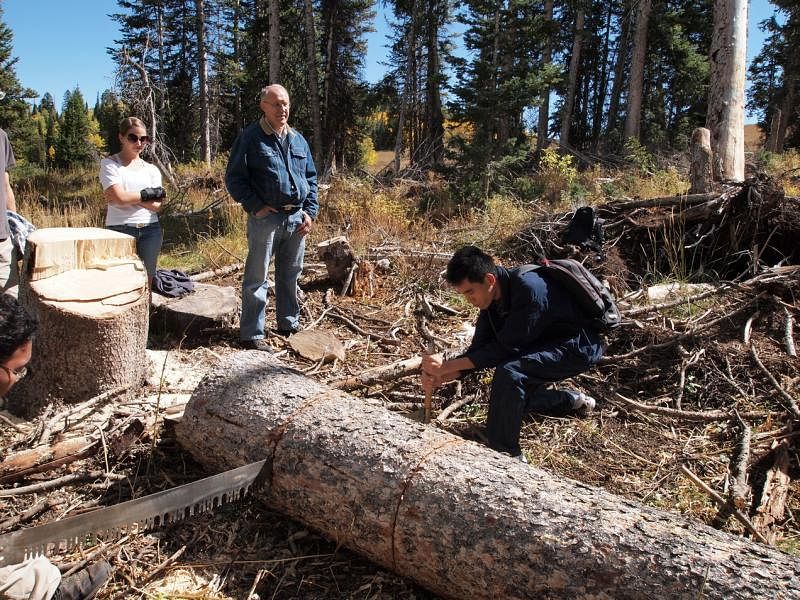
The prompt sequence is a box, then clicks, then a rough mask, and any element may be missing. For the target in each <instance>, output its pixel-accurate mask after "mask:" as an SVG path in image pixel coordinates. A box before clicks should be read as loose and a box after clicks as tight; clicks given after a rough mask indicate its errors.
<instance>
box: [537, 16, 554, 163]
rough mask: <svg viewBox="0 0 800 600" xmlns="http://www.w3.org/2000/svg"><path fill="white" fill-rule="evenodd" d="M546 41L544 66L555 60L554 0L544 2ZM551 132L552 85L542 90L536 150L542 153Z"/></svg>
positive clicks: (543, 55) (543, 58) (543, 56)
mask: <svg viewBox="0 0 800 600" xmlns="http://www.w3.org/2000/svg"><path fill="white" fill-rule="evenodd" d="M544 23H545V24H544V30H545V41H544V48H543V49H542V67H547V66H548V65H549V64H550V63H551V62H553V38H554V37H555V32H554V31H553V0H545V2H544ZM549 133H550V86H547V87H546V88H545V89H544V90H543V91H542V103H541V104H540V105H539V117H538V120H537V124H536V152H537V153H541V152H542V150H544V148H545V146H546V145H547V139H548V134H549Z"/></svg>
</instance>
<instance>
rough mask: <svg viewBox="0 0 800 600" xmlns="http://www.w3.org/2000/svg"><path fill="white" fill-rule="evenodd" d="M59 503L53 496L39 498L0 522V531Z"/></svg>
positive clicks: (6, 529) (27, 519) (24, 521)
mask: <svg viewBox="0 0 800 600" xmlns="http://www.w3.org/2000/svg"><path fill="white" fill-rule="evenodd" d="M59 504H61V501H60V500H56V499H55V498H45V499H44V500H40V501H39V502H37V503H36V504H34V505H33V506H31V507H30V508H29V509H28V510H26V511H25V512H22V513H20V514H18V515H15V516H13V517H11V518H9V519H6V520H5V521H3V522H2V523H0V532H3V531H8V530H9V529H12V528H14V527H16V526H17V525H19V524H20V523H27V522H28V521H30V520H31V519H33V518H34V517H36V516H38V515H40V514H41V513H43V512H45V511H47V510H50V509H51V508H53V507H54V506H58V505H59Z"/></svg>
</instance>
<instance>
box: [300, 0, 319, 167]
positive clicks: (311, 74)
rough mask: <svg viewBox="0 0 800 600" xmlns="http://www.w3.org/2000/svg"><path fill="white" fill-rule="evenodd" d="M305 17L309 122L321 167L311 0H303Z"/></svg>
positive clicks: (315, 156)
mask: <svg viewBox="0 0 800 600" xmlns="http://www.w3.org/2000/svg"><path fill="white" fill-rule="evenodd" d="M303 13H304V17H305V34H306V58H307V60H308V93H309V95H310V96H311V124H312V126H313V127H314V138H313V144H314V155H313V157H312V158H313V159H314V161H315V163H314V164H315V165H317V167H318V168H320V169H321V168H322V166H323V161H322V111H321V108H320V102H319V68H318V66H317V30H316V27H315V26H314V6H313V3H312V1H311V0H303Z"/></svg>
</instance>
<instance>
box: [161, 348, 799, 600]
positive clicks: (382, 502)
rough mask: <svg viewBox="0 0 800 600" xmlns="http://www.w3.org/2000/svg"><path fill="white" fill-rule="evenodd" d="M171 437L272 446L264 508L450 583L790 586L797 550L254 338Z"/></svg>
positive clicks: (746, 593)
mask: <svg viewBox="0 0 800 600" xmlns="http://www.w3.org/2000/svg"><path fill="white" fill-rule="evenodd" d="M176 431H177V437H178V440H179V441H180V443H181V444H183V445H184V447H186V448H187V449H188V450H189V451H190V452H191V453H192V454H193V456H194V457H195V458H196V459H197V460H198V461H199V462H200V463H202V464H203V465H204V466H205V467H206V468H207V469H209V470H210V471H221V470H224V469H230V468H232V467H236V466H240V465H243V464H246V463H248V462H251V461H256V460H259V459H264V458H267V459H268V460H269V461H270V462H271V465H272V468H271V472H270V473H269V474H268V478H267V480H268V482H269V486H268V487H266V488H264V489H262V490H260V491H258V492H256V493H257V494H258V495H259V497H260V498H262V499H263V500H264V501H265V502H266V503H268V504H269V505H270V506H272V507H273V508H275V509H277V510H280V511H282V512H284V513H285V514H287V515H289V516H291V517H293V518H295V519H297V520H299V521H302V522H303V523H305V524H306V525H307V526H310V527H312V528H315V529H317V530H319V531H321V532H322V533H323V534H325V535H326V536H327V537H329V538H331V539H333V540H335V541H336V542H337V543H339V544H342V545H344V546H347V547H348V548H350V549H352V550H354V551H355V552H358V553H360V554H362V555H364V556H366V557H367V558H369V559H371V560H373V561H375V562H376V563H379V564H381V565H383V566H385V567H387V568H389V569H391V570H393V571H395V572H397V573H399V574H401V575H404V576H408V577H410V578H412V579H414V580H415V581H417V582H418V583H419V584H421V585H423V586H424V587H426V588H428V589H430V590H431V591H433V592H434V593H436V594H438V595H440V596H442V597H446V598H473V599H481V598H487V599H488V598H504V599H509V600H510V599H515V598H537V597H541V598H571V599H574V598H692V597H699V596H700V595H702V596H703V597H707V598H726V599H731V598H734V599H741V598H765V597H781V598H800V592H799V591H798V589H797V586H796V573H797V572H798V570H800V559H797V558H795V557H791V556H788V555H786V554H782V553H781V552H779V551H776V550H774V549H772V548H769V547H764V546H761V545H757V544H754V543H753V542H750V541H748V540H745V539H742V538H738V537H735V536H732V535H729V534H726V533H723V532H720V531H717V530H713V529H711V528H709V527H706V526H704V525H699V524H697V523H695V522H692V521H690V520H689V519H686V518H684V517H682V516H681V515H677V514H671V513H667V512H664V511H660V510H656V509H653V508H649V507H645V506H641V505H638V504H636V503H634V502H631V501H629V500H625V499H623V498H620V497H617V496H614V495H612V494H609V493H607V492H605V491H603V490H602V489H599V488H593V487H590V486H587V485H584V484H580V483H577V482H574V481H570V480H567V479H563V478H560V477H556V476H554V475H551V474H549V473H547V472H545V471H543V470H540V469H536V468H532V467H529V466H527V465H525V464H523V463H521V462H519V461H516V460H514V459H511V458H509V457H507V456H504V455H501V454H498V453H496V452H493V451H491V450H489V449H488V448H486V447H484V446H481V445H478V444H477V443H474V442H470V441H466V440H464V439H462V438H459V437H457V436H454V435H451V434H449V433H446V432H443V431H440V430H437V429H435V428H432V427H426V426H423V425H421V424H419V423H416V422H412V421H410V420H407V419H404V418H403V417H401V416H398V415H396V414H393V413H390V412H389V411H387V410H385V409H384V408H382V407H381V406H380V405H379V404H378V403H377V402H373V401H369V400H361V399H357V398H354V397H352V396H349V395H348V394H346V393H344V392H341V391H338V390H332V389H331V388H328V387H326V386H324V385H322V384H320V383H317V382H315V381H312V380H310V379H307V378H305V377H303V376H302V375H300V374H298V373H297V372H296V371H294V370H292V369H290V368H288V367H286V366H285V365H283V364H282V363H281V362H280V361H278V360H277V359H275V358H274V357H271V356H268V355H265V354H264V353H259V352H256V351H250V352H240V353H236V354H233V355H230V356H229V357H226V358H225V359H224V360H223V361H222V362H221V363H220V364H219V365H218V366H217V367H216V368H215V369H213V370H212V371H211V372H210V373H209V374H208V375H207V376H206V378H205V379H204V380H203V381H202V382H201V384H200V385H199V386H198V388H197V390H196V391H195V393H194V395H193V397H192V399H191V401H190V402H189V404H188V405H187V407H186V412H185V415H184V419H183V421H182V422H181V423H180V424H179V425H178V426H177V428H176Z"/></svg>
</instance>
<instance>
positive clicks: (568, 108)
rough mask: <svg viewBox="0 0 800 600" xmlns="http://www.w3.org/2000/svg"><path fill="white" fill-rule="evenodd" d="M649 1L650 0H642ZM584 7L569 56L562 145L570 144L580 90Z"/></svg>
mask: <svg viewBox="0 0 800 600" xmlns="http://www.w3.org/2000/svg"><path fill="white" fill-rule="evenodd" d="M642 1H643V2H648V1H649V0H642ZM583 21H584V13H583V9H582V8H579V9H578V15H577V16H576V17H575V37H574V39H573V41H572V56H570V58H569V79H568V82H567V93H566V94H565V96H564V109H563V111H562V113H561V137H560V141H561V145H563V146H568V145H569V130H570V127H571V126H572V110H573V107H574V106H575V94H576V93H577V90H578V69H579V68H580V64H581V47H582V46H583Z"/></svg>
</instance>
